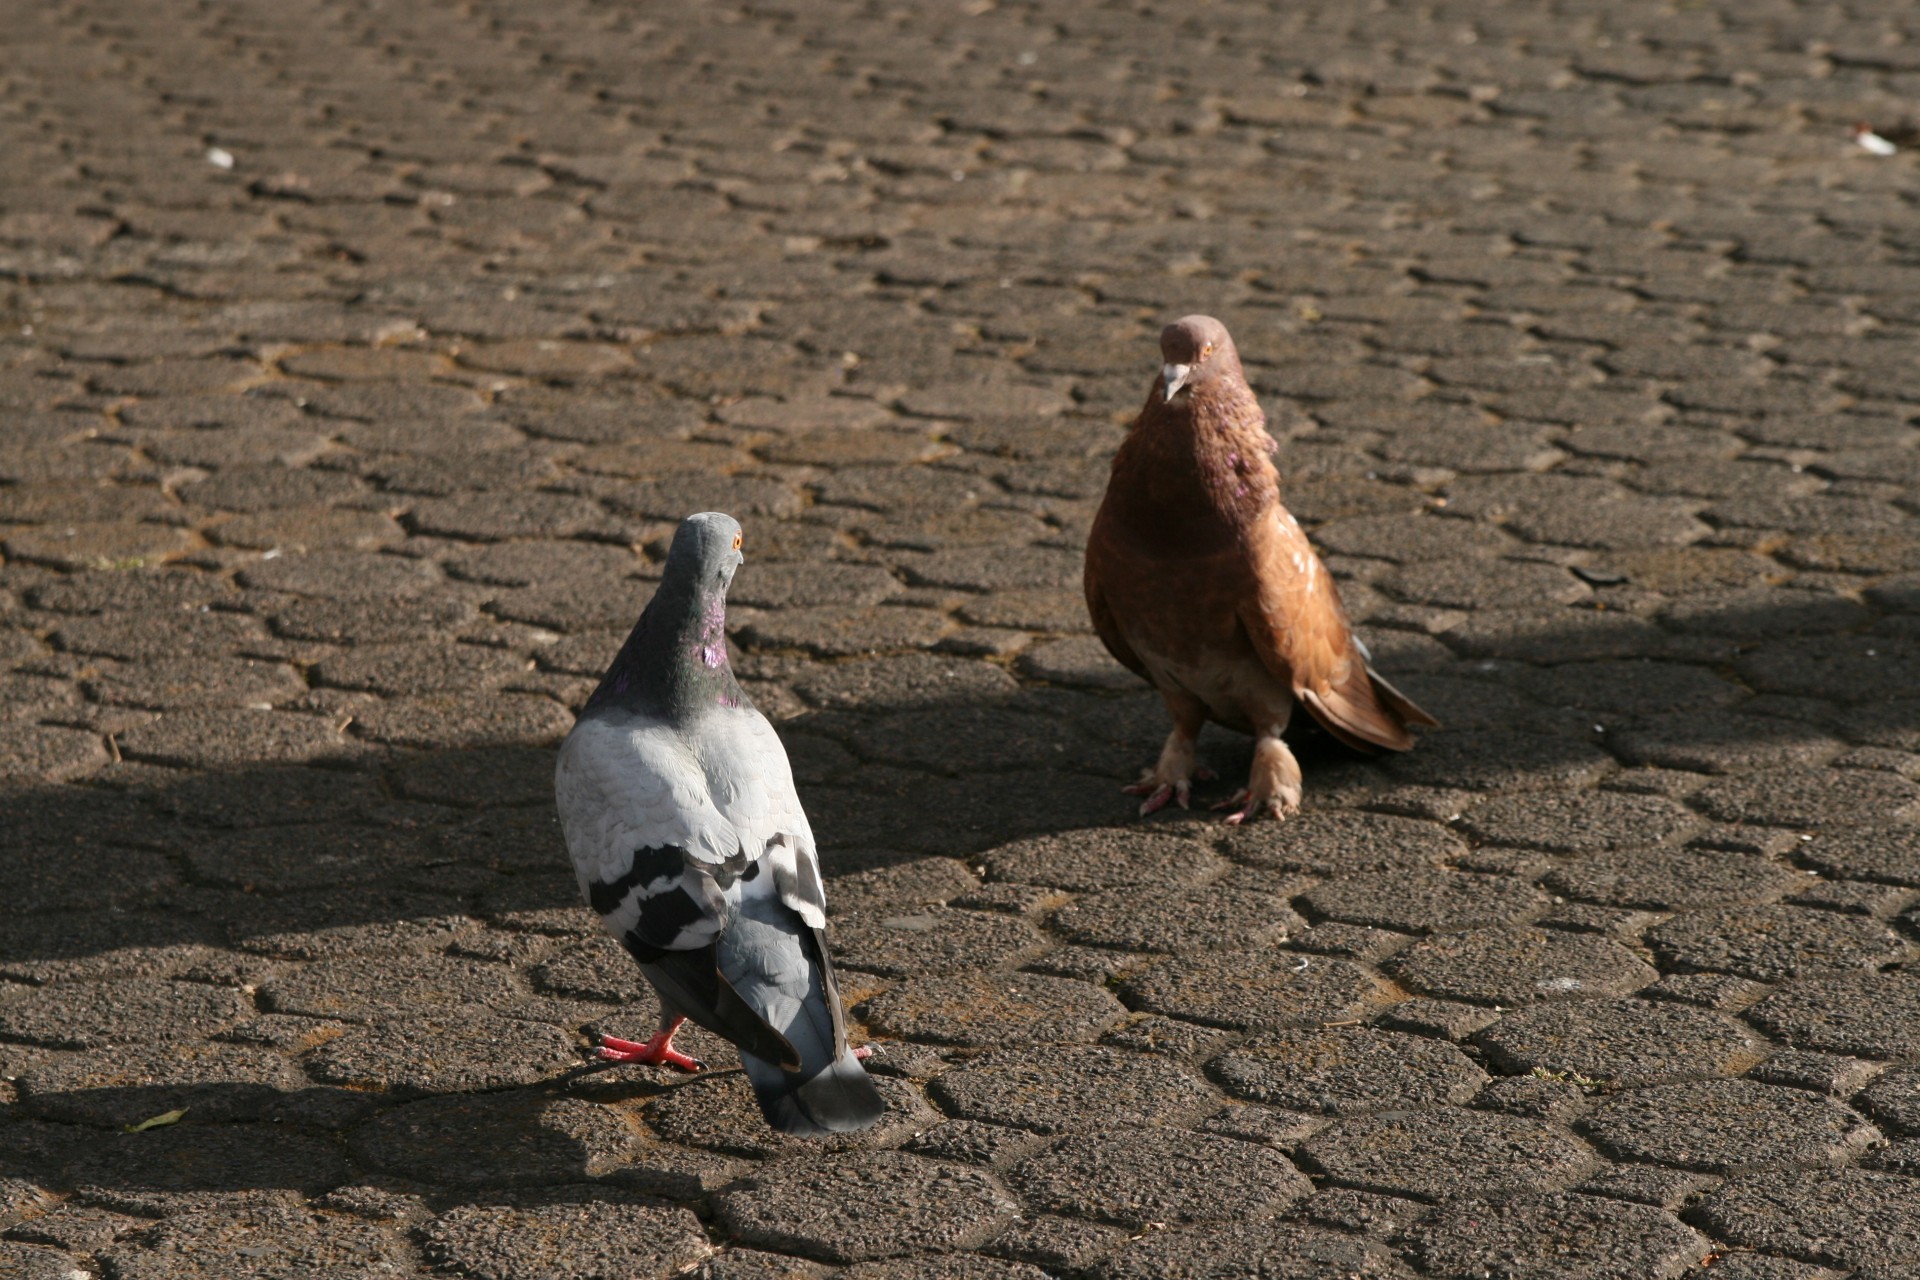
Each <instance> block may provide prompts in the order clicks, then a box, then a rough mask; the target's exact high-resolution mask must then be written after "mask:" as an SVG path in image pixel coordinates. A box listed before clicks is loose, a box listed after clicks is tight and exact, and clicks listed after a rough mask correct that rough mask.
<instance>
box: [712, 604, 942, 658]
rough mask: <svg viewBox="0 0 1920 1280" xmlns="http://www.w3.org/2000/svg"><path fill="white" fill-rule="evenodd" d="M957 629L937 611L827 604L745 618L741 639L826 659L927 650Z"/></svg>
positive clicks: (738, 632)
mask: <svg viewBox="0 0 1920 1280" xmlns="http://www.w3.org/2000/svg"><path fill="white" fill-rule="evenodd" d="M950 625H951V624H950V623H948V621H947V620H946V618H945V617H943V616H942V615H941V614H939V613H936V612H935V611H933V610H931V609H913V608H906V607H903V606H887V605H878V606H866V605H854V606H842V605H825V606H821V607H819V608H813V609H785V610H782V611H780V612H779V613H760V614H753V615H751V616H743V617H742V618H741V620H740V623H739V626H738V630H736V631H735V633H734V634H735V637H736V639H738V641H739V642H740V643H741V644H742V645H745V646H746V647H747V648H749V649H771V650H778V649H798V650H801V651H802V652H805V653H810V654H813V655H815V656H817V657H822V658H839V657H855V656H860V655H865V654H873V653H884V652H887V651H890V650H897V649H924V648H927V647H929V646H931V645H932V644H933V643H934V642H935V641H937V640H939V639H940V637H941V635H942V634H944V633H945V632H946V630H947V629H948V627H949V626H950Z"/></svg>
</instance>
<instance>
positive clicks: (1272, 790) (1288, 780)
mask: <svg viewBox="0 0 1920 1280" xmlns="http://www.w3.org/2000/svg"><path fill="white" fill-rule="evenodd" d="M1300 794H1301V792H1300V762H1299V761H1298V760H1295V759H1294V758H1293V752H1291V751H1289V750H1287V744H1286V743H1284V742H1282V741H1281V740H1280V730H1279V729H1270V730H1268V731H1267V732H1265V733H1263V734H1261V735H1260V736H1259V737H1258V738H1256V739H1254V742H1253V768H1252V769H1251V770H1250V771H1249V772H1248V774H1247V789H1246V790H1245V791H1242V792H1241V793H1240V794H1239V795H1237V796H1235V797H1234V798H1233V799H1231V800H1228V801H1225V802H1224V803H1221V804H1217V805H1215V806H1214V808H1216V809H1231V808H1233V807H1234V806H1235V805H1239V804H1242V802H1243V801H1244V802H1245V803H1244V805H1243V807H1242V808H1241V809H1240V811H1239V812H1238V813H1235V814H1233V815H1232V816H1231V817H1229V818H1228V819H1227V821H1228V822H1229V823H1232V824H1234V825H1235V826H1238V825H1239V824H1240V823H1242V822H1245V821H1247V820H1248V819H1249V818H1257V817H1259V816H1260V815H1261V814H1263V813H1271V814H1272V815H1273V816H1274V818H1275V820H1279V819H1281V818H1285V817H1286V816H1287V815H1288V814H1290V813H1298V812H1300Z"/></svg>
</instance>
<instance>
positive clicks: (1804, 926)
mask: <svg viewBox="0 0 1920 1280" xmlns="http://www.w3.org/2000/svg"><path fill="white" fill-rule="evenodd" d="M1647 942H1648V943H1649V945H1651V946H1652V947H1653V949H1654V952H1655V953H1656V954H1657V955H1659V956H1660V958H1661V961H1662V963H1665V964H1671V965H1678V966H1684V967H1686V968H1692V969H1711V970H1719V971H1722V972H1726V973H1736V974H1740V975H1742V976H1744V977H1748V978H1753V979H1755V980H1757V981H1760V982H1778V981H1780V980H1781V979H1783V978H1794V977H1805V976H1808V975H1812V974H1819V973H1830V972H1834V971H1836V970H1840V971H1845V970H1859V969H1871V968H1875V967H1877V966H1879V965H1882V964H1885V963H1887V962H1889V961H1892V960H1894V959H1897V958H1898V957H1899V956H1900V955H1901V954H1902V952H1903V951H1904V950H1905V946H1904V944H1903V943H1902V942H1901V941H1900V939H1899V937H1898V936H1897V935H1896V934H1894V933H1893V931H1892V930H1890V929H1888V928H1887V927H1886V926H1885V925H1884V924H1881V923H1880V922H1879V921H1878V920H1872V919H1868V918H1866V917H1864V916H1849V915H1841V914H1840V913H1838V912H1834V911H1813V910H1808V909H1805V908H1800V907H1791V906H1771V907H1752V908H1740V907H1734V908H1730V909H1726V910H1719V911H1690V912H1685V913H1683V914H1681V915H1677V916H1675V917H1673V918H1672V919H1670V920H1668V921H1667V922H1666V923H1664V924H1660V925H1656V926H1654V927H1653V928H1652V929H1650V930H1648V931H1647Z"/></svg>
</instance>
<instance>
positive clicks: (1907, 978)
mask: <svg viewBox="0 0 1920 1280" xmlns="http://www.w3.org/2000/svg"><path fill="white" fill-rule="evenodd" d="M1910 1012H1911V1013H1912V1014H1914V1015H1920V977H1917V976H1916V975H1914V974H1913V973H1911V972H1907V971H1902V970H1895V971H1893V972H1889V973H1882V974H1847V975H1842V976H1835V977H1822V978H1817V979H1811V980H1801V981H1797V982H1791V983H1787V984H1784V985H1782V986H1781V987H1780V988H1779V989H1778V990H1777V991H1775V992H1774V993H1773V994H1771V995H1769V996H1767V997H1766V998H1765V999H1763V1000H1761V1001H1760V1002H1759V1003H1758V1004H1756V1005H1754V1006H1753V1008H1752V1009H1750V1010H1749V1011H1748V1013H1747V1018H1748V1020H1749V1021H1750V1022H1752V1023H1753V1024H1754V1025H1755V1026H1757V1027H1759V1028H1760V1029H1761V1030H1762V1031H1764V1032H1766V1033H1767V1034H1768V1035H1770V1036H1773V1037H1775V1038H1776V1039H1778V1040H1782V1041H1784V1042H1785V1043H1787V1044H1790V1045H1793V1046H1795V1047H1805V1048H1809V1049H1819V1050H1824V1051H1826V1052H1829V1053H1844V1054H1854V1055H1857V1056H1860V1057H1865V1058H1894V1059H1900V1058H1908V1057H1912V1056H1914V1055H1916V1054H1920V1029H1916V1028H1920V1023H1916V1021H1915V1018H1914V1017H1913V1016H1909V1014H1910Z"/></svg>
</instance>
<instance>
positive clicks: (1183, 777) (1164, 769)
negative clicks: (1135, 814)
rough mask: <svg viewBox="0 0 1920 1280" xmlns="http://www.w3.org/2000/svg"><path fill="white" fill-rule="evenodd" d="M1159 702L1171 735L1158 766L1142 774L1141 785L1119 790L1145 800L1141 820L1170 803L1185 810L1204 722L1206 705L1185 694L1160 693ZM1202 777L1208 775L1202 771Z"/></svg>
mask: <svg viewBox="0 0 1920 1280" xmlns="http://www.w3.org/2000/svg"><path fill="white" fill-rule="evenodd" d="M1160 700H1161V701H1162V702H1165V703H1166V704H1167V711H1168V713H1169V714H1170V715H1172V716H1173V732H1172V733H1169V734H1168V735H1167V741H1166V745H1165V746H1163V747H1161V748H1160V760H1159V762H1158V763H1157V764H1155V765H1154V766H1153V768H1151V769H1148V770H1147V771H1146V772H1145V773H1142V774H1141V775H1140V781H1138V782H1136V783H1133V784H1132V785H1131V786H1125V787H1122V788H1120V789H1121V790H1122V791H1124V792H1126V793H1127V794H1128V795H1130V796H1145V797H1146V800H1145V801H1144V802H1142V804H1141V805H1140V816H1141V817H1143V818H1144V817H1145V816H1146V815H1148V814H1150V813H1152V812H1154V811H1155V810H1157V809H1164V808H1165V807H1166V806H1167V802H1168V801H1169V800H1171V801H1173V802H1174V803H1175V804H1178V805H1179V806H1180V807H1181V808H1182V809H1184V808H1186V807H1187V796H1188V794H1189V793H1190V792H1191V791H1192V790H1193V777H1194V768H1193V744H1194V740H1195V739H1197V738H1198V737H1199V736H1200V726H1202V725H1204V724H1205V723H1206V722H1207V708H1206V706H1205V704H1203V703H1202V702H1201V701H1200V700H1199V699H1198V698H1195V697H1194V696H1193V695H1191V694H1189V693H1187V692H1185V691H1184V690H1179V689H1162V690H1160ZM1201 776H1203V777H1205V776H1208V775H1207V774H1206V773H1205V771H1204V770H1203V771H1202V775H1201Z"/></svg>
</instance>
